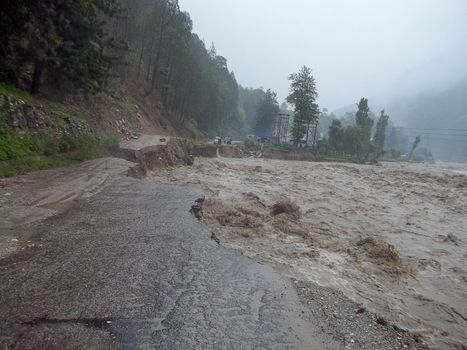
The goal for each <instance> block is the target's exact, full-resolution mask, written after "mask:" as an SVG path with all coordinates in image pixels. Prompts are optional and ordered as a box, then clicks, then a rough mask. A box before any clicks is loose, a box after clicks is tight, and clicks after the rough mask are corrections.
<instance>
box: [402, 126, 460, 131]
mask: <svg viewBox="0 0 467 350" xmlns="http://www.w3.org/2000/svg"><path fill="white" fill-rule="evenodd" d="M395 128H396V129H405V130H426V131H461V132H467V129H441V128H406V127H403V126H401V127H397V126H396V127H395Z"/></svg>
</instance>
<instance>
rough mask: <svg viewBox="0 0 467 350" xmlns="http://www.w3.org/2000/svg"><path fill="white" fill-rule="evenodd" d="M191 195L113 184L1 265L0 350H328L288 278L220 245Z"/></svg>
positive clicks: (331, 344) (45, 227) (124, 180)
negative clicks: (194, 209) (196, 213)
mask: <svg viewBox="0 0 467 350" xmlns="http://www.w3.org/2000/svg"><path fill="white" fill-rule="evenodd" d="M198 196H199V194H198V193H196V192H195V191H194V190H190V189H188V188H180V187H175V186H170V185H162V184H157V183H154V182H151V181H149V180H143V181H139V180H135V179H132V178H128V177H124V176H122V177H121V178H119V179H118V180H117V181H115V182H114V183H113V184H112V186H109V187H107V188H106V189H104V190H103V191H101V192H100V193H98V194H96V195H95V196H93V197H91V198H88V199H79V200H76V201H75V203H74V204H73V205H72V206H71V207H70V208H68V209H67V210H66V211H64V212H62V213H61V214H58V215H56V216H53V217H50V218H48V219H47V220H45V221H44V222H42V223H41V224H38V225H37V227H36V228H35V229H34V233H33V235H32V238H31V241H32V244H30V247H28V248H27V249H25V250H21V251H19V252H17V253H16V254H14V255H10V256H8V257H6V258H4V259H2V260H0V281H1V283H0V349H120V348H121V349H339V348H341V346H339V345H338V344H337V343H335V341H334V340H333V339H332V337H330V336H328V335H326V334H324V333H323V332H322V331H321V327H320V326H319V324H318V322H314V321H310V319H312V318H311V317H310V315H309V314H308V312H309V311H307V309H306V308H305V307H303V306H302V305H301V304H300V303H299V301H298V298H297V296H296V293H295V291H294V288H293V286H292V285H291V282H290V281H289V280H288V279H285V278H282V277H280V276H278V275H277V274H276V273H274V272H273V271H272V270H271V269H270V268H269V267H266V266H263V265H259V264H257V263H255V262H253V261H251V260H249V259H248V258H246V257H244V256H242V255H241V253H239V252H237V251H234V250H229V249H226V248H224V247H222V246H219V245H217V244H216V242H214V241H213V240H211V239H210V236H211V233H210V232H209V231H208V230H207V229H206V228H205V227H204V226H203V225H202V224H201V223H199V222H197V221H196V220H195V219H194V218H193V217H192V216H191V214H190V213H189V209H190V206H191V203H192V202H193V200H194V199H196V198H198Z"/></svg>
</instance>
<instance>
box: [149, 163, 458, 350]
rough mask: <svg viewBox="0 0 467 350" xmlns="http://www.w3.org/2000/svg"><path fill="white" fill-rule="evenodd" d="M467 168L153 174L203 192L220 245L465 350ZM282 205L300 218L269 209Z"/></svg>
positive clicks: (209, 169)
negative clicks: (286, 204)
mask: <svg viewBox="0 0 467 350" xmlns="http://www.w3.org/2000/svg"><path fill="white" fill-rule="evenodd" d="M466 170H467V168H466V167H465V166H451V165H444V166H428V165H414V164H396V163H385V164H383V165H382V166H367V165H365V166H362V165H351V164H332V163H308V162H293V161H278V160H258V159H227V158H218V159H216V160H213V159H196V161H195V165H194V168H192V167H180V168H175V169H171V170H166V171H162V172H161V171H158V172H155V173H153V174H152V177H153V178H154V179H155V180H158V181H165V182H170V183H176V184H182V185H189V186H196V187H198V188H200V189H201V190H202V192H203V193H205V195H206V201H205V204H204V216H203V221H204V222H205V223H207V224H208V225H209V226H210V227H211V229H212V230H213V232H214V234H215V236H216V237H217V238H218V239H219V240H220V242H221V243H222V244H223V245H226V246H229V247H233V248H236V249H240V250H241V251H242V252H243V253H244V254H245V255H247V256H249V257H251V258H253V259H255V260H257V261H259V262H262V263H270V264H273V265H274V266H275V267H276V269H279V270H281V271H284V272H285V273H287V274H288V275H289V276H291V277H294V278H297V279H298V280H302V281H310V282H312V283H318V284H319V285H321V286H324V287H331V288H334V289H336V290H339V291H342V292H343V293H344V295H345V296H346V297H348V298H350V299H351V300H354V301H355V302H357V303H359V304H360V305H362V307H363V308H365V309H368V310H371V311H372V312H374V313H376V315H378V319H379V321H380V322H383V323H385V322H389V323H393V324H395V325H396V327H397V328H402V329H407V330H410V331H411V332H412V334H413V335H414V336H415V337H416V338H418V339H423V340H424V341H426V342H428V343H429V344H431V345H432V346H434V347H435V348H443V349H464V348H465V344H467V334H466V329H467V321H466V320H467V271H466V269H465V266H466V260H467V253H466V247H467V229H466V227H467V176H466V175H467V172H466ZM284 201H286V202H291V203H292V204H296V205H297V207H298V211H297V210H295V211H294V210H283V211H279V212H273V211H272V210H271V209H272V208H273V206H274V204H277V203H279V204H280V203H281V202H284Z"/></svg>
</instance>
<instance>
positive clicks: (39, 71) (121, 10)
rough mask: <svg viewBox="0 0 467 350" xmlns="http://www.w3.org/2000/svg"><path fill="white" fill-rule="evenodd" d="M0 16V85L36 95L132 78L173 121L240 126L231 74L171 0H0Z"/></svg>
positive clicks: (108, 86)
mask: <svg viewBox="0 0 467 350" xmlns="http://www.w3.org/2000/svg"><path fill="white" fill-rule="evenodd" d="M0 18H1V21H0V31H1V33H2V35H1V36H0V80H1V81H3V82H8V83H10V84H13V85H16V86H18V87H20V88H22V89H28V90H30V91H31V92H32V93H33V94H40V93H41V92H42V91H44V90H46V89H47V88H48V87H54V88H55V89H56V90H60V91H87V92H96V91H100V90H112V89H115V88H116V86H118V85H119V84H124V83H125V82H126V81H128V80H132V81H136V82H137V84H139V85H140V86H141V87H144V93H145V98H147V97H148V96H151V98H152V96H154V99H155V100H156V103H157V104H158V105H160V106H161V108H164V109H165V110H166V111H167V112H168V114H169V115H170V117H171V118H173V119H174V121H176V122H178V123H180V124H181V125H182V124H183V123H184V122H185V121H187V120H193V121H195V122H196V123H197V124H198V126H199V127H200V128H201V129H203V130H204V131H207V132H211V133H215V132H217V131H219V130H232V131H237V132H239V133H240V132H242V131H243V130H244V129H245V126H244V123H243V122H244V119H245V118H244V116H242V114H241V113H240V110H241V108H239V88H238V85H237V81H236V79H235V76H234V73H233V72H231V71H230V70H229V68H228V66H227V60H226V59H225V58H224V57H222V56H220V55H218V54H217V53H216V50H215V48H214V46H211V47H210V48H209V49H207V48H206V46H205V43H204V42H203V41H202V40H201V39H200V38H199V37H198V36H197V35H196V34H195V33H193V31H192V29H193V24H192V21H191V19H190V15H189V14H188V13H186V12H184V11H182V9H180V7H179V4H178V1H177V0H120V1H117V0H41V1H32V0H14V1H13V0H6V1H2V4H1V5H0Z"/></svg>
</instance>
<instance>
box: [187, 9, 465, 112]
mask: <svg viewBox="0 0 467 350" xmlns="http://www.w3.org/2000/svg"><path fill="white" fill-rule="evenodd" d="M180 7H181V9H182V10H185V11H188V12H189V13H190V15H191V17H192V19H193V22H194V31H195V32H196V33H198V34H199V36H200V37H201V38H202V39H204V40H205V42H206V45H207V46H208V47H209V46H210V44H211V42H214V44H215V46H216V49H217V53H218V54H219V55H222V56H224V57H226V58H227V60H228V63H229V67H230V69H231V70H233V71H234V72H235V74H236V77H237V81H238V82H239V84H241V85H243V86H248V87H260V86H262V87H264V88H272V89H273V90H275V91H276V92H278V94H279V98H280V100H281V101H282V100H283V99H284V98H285V97H286V96H287V92H288V86H289V83H288V81H287V76H288V75H289V74H290V73H292V72H295V71H297V70H298V69H299V68H300V67H301V66H302V65H304V64H305V65H308V66H310V67H311V68H312V69H313V73H314V75H315V78H316V80H317V87H318V91H319V94H320V99H319V103H320V107H322V108H324V107H326V108H329V109H330V110H333V109H335V108H340V107H343V106H346V105H349V104H352V103H355V102H357V101H358V100H359V99H360V98H361V97H363V96H366V97H368V98H370V107H371V104H372V102H373V104H377V105H378V106H384V105H385V104H387V103H389V102H390V101H391V100H392V99H393V98H396V97H398V96H402V95H412V94H416V93H418V92H423V91H424V90H427V89H443V88H445V87H448V86H450V85H452V84H454V83H457V82H459V81H460V80H462V79H465V78H466V77H467V0H287V1H284V0H180Z"/></svg>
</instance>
